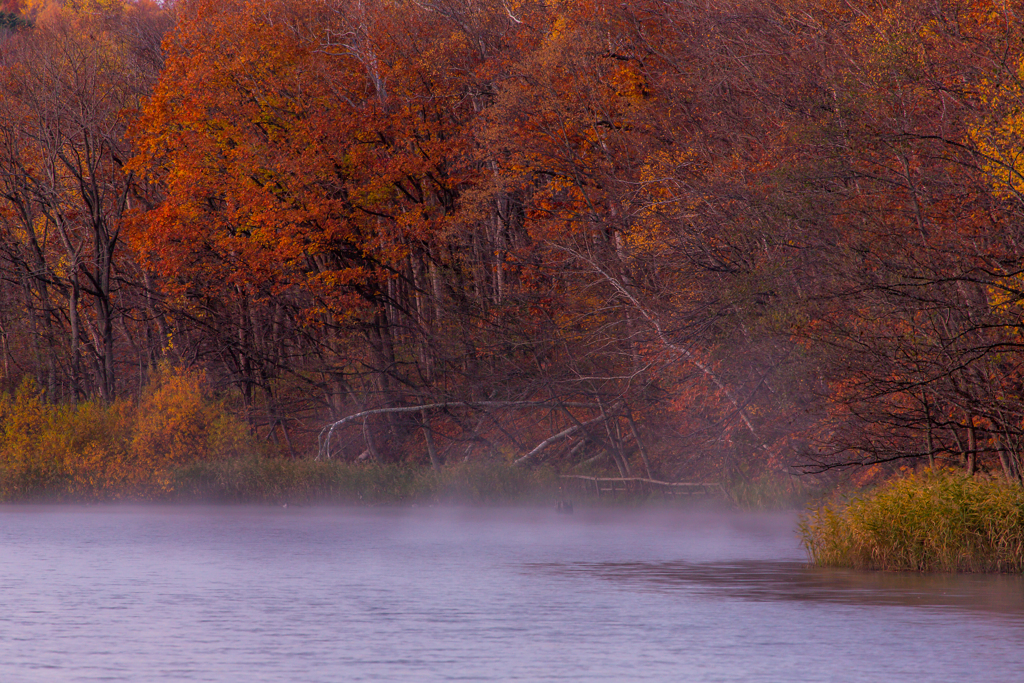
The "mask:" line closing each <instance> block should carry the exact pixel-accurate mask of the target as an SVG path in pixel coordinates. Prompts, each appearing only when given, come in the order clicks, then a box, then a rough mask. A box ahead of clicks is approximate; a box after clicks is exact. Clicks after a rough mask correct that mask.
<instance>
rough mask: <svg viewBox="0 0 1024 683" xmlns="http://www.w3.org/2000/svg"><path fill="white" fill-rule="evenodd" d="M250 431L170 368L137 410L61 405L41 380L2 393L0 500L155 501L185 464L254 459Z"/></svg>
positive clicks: (195, 377)
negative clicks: (246, 456) (44, 392)
mask: <svg viewBox="0 0 1024 683" xmlns="http://www.w3.org/2000/svg"><path fill="white" fill-rule="evenodd" d="M253 448H254V443H253V440H252V437H251V436H250V435H249V431H248V428H247V427H246V425H245V424H244V423H243V422H241V421H240V420H238V419H237V418H235V417H234V416H233V415H231V414H230V412H229V411H228V410H227V409H226V407H225V406H224V405H223V404H222V403H221V402H218V401H215V400H213V399H212V398H211V397H210V396H209V395H208V394H207V393H206V392H205V391H204V389H203V376H202V374H201V373H189V372H183V371H181V370H178V369H175V368H170V367H165V368H161V369H159V370H158V371H157V372H156V373H154V375H153V377H152V379H151V381H150V382H149V384H148V385H147V386H146V388H145V390H144V391H143V395H142V397H141V398H140V399H139V401H138V402H137V403H132V402H129V401H125V400H119V401H115V402H113V403H109V404H106V403H99V402H93V401H87V402H83V403H77V404H74V405H53V404H49V403H46V402H45V401H44V400H43V396H42V392H41V390H40V389H39V387H38V386H37V385H36V384H35V382H33V381H32V380H30V379H29V380H26V381H25V382H24V383H23V384H22V385H21V387H20V388H19V389H18V391H17V392H15V394H14V396H11V395H8V394H4V395H2V396H0V498H2V499H17V498H27V497H47V498H55V499H65V498H71V499H111V498H126V497H127V498H154V497H159V496H162V495H165V494H167V493H169V492H170V491H171V488H172V487H171V483H170V482H171V472H172V470H174V468H176V467H180V466H181V465H184V464H187V463H191V462H195V461H200V460H207V459H211V458H226V457H232V456H236V455H240V454H243V453H251V452H252V450H253Z"/></svg>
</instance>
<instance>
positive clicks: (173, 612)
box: [0, 507, 1024, 683]
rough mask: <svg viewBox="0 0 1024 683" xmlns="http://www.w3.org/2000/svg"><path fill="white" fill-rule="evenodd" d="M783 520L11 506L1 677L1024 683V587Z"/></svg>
mask: <svg viewBox="0 0 1024 683" xmlns="http://www.w3.org/2000/svg"><path fill="white" fill-rule="evenodd" d="M795 524H796V518H795V516H794V515H789V514H783V515H760V516H759V515H752V514H743V513H711V512H692V511H691V512H679V511H676V512H671V513H669V512H663V513H657V514H655V513H650V512H648V513H644V512H633V513H621V512H620V513H609V512H597V511H591V512H588V511H584V510H577V512H576V514H575V515H571V516H570V515H556V514H555V513H554V511H552V510H501V511H499V510H480V509H424V508H412V509H400V510H399V509H359V510H347V509H308V508H302V509H295V508H237V507H235V508H218V507H203V508H146V507H134V508H133V507H0V681H3V682H5V683H7V682H10V683H18V682H20V681H60V682H62V683H63V682H65V681H138V682H140V683H142V682H150V681H246V682H248V681H288V682H296V683H300V682H319V681H332V682H334V681H480V680H522V681H554V680H566V681H641V680H642V681H673V682H675V681H744V682H747V681H751V682H756V681H771V682H777V681H778V682H781V681H793V682H796V681H827V682H830V683H831V682H839V681H872V682H875V681H887V682H888V681H914V682H923V681H950V682H957V683H959V682H966V681H979V682H983V681H999V682H1001V683H1002V682H1011V681H1019V680H1024V673H1022V672H1024V580H1022V579H1021V577H1005V576H1002V577H976V576H967V577H943V576H904V575H896V574H874V573H860V572H848V571H826V570H814V569H809V568H807V567H806V565H805V564H804V563H805V556H804V554H803V551H802V550H801V548H800V546H799V544H798V541H797V538H796V535H795V534H794V528H795Z"/></svg>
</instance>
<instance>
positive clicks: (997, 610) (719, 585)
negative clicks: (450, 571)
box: [530, 561, 1024, 623]
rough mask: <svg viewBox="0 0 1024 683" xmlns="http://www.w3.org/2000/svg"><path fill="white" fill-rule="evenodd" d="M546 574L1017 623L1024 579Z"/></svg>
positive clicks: (835, 572)
mask: <svg viewBox="0 0 1024 683" xmlns="http://www.w3.org/2000/svg"><path fill="white" fill-rule="evenodd" d="M530 569H534V570H539V571H543V572H549V573H551V574H552V575H561V576H575V577H577V578H582V577H595V578H599V579H604V580H607V581H612V582H615V583H617V584H621V585H624V586H628V587H630V588H632V589H636V590H656V591H678V590H683V591H697V592H699V593H703V594H705V595H707V596H709V597H716V598H731V599H740V600H753V601H773V600H781V601H802V602H823V603H837V604H845V605H864V606H867V605H878V606H882V605H888V606H901V607H919V608H941V609H957V610H967V611H971V612H982V613H990V614H998V615H1004V616H1006V617H1008V618H1011V619H1015V620H1018V621H1020V622H1021V623H1024V577H1022V576H1020V575H996V576H990V575H970V574H968V575H949V574H907V573H895V572H869V571H854V570H844V569H817V568H813V567H809V566H807V565H806V564H805V563H800V562H772V561H741V562H721V563H716V562H710V563H690V562H682V561H675V562H595V563H577V564H557V563H553V564H543V563H538V564H534V565H531V566H530Z"/></svg>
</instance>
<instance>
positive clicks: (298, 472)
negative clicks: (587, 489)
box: [169, 457, 558, 504]
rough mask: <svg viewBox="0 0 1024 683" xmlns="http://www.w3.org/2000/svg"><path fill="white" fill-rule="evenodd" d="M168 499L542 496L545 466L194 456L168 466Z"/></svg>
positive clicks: (548, 489)
mask: <svg viewBox="0 0 1024 683" xmlns="http://www.w3.org/2000/svg"><path fill="white" fill-rule="evenodd" d="M171 490H172V493H171V494H170V495H169V498H170V499H172V500H180V501H211V502H250V503H260V502H272V503H300V504H310V503H367V504H374V503H401V502H458V503H490V504H496V503H512V502H545V503H547V502H550V501H553V500H555V497H556V496H557V492H558V477H557V475H556V474H555V473H554V472H552V471H550V470H526V469H522V468H515V467H508V466H504V465H499V464H470V463H463V464H459V465H455V466H451V467H446V468H444V469H443V470H441V471H438V472H435V471H434V470H431V469H427V468H423V467H417V466H409V465H375V464H353V463H343V462H335V461H315V460H288V459H282V458H259V457H250V458H234V459H230V460H212V461H202V462H194V463H191V464H189V465H186V466H185V467H182V468H179V469H177V470H175V471H174V473H173V478H172V484H171Z"/></svg>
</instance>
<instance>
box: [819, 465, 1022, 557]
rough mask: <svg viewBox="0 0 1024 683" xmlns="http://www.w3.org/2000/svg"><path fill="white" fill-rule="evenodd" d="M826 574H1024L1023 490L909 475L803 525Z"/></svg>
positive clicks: (957, 476) (951, 476) (992, 482)
mask: <svg viewBox="0 0 1024 683" xmlns="http://www.w3.org/2000/svg"><path fill="white" fill-rule="evenodd" d="M800 533H801V536H802V539H803V544H804V546H805V547H806V548H807V551H808V553H809V554H810V557H811V560H812V561H813V562H814V563H815V564H816V565H818V566H821V567H852V568H857V569H880V570H889V571H931V572H1006V573H1020V572H1022V571H1024V488H1022V487H1021V486H1020V485H1018V484H1014V483H1010V482H1007V481H1005V480H1002V479H994V478H981V477H968V476H967V475H965V474H963V473H959V472H952V471H940V472H930V471H928V472H923V473H918V474H911V475H908V476H905V477H901V478H899V479H895V480H892V481H890V482H888V483H886V484H883V485H882V486H880V487H879V488H877V489H875V490H874V491H872V492H870V493H867V494H865V495H862V496H860V497H857V498H854V499H853V500H850V501H845V502H843V501H832V502H830V503H826V504H823V505H821V506H819V507H818V508H817V509H814V510H812V511H810V512H808V513H807V514H805V515H804V517H803V518H802V519H801V522H800Z"/></svg>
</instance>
